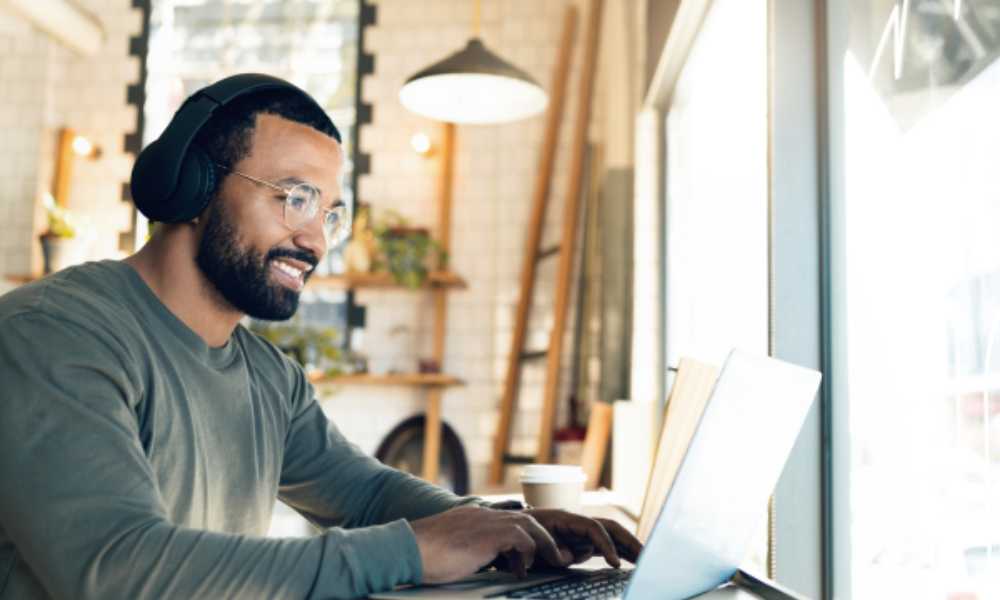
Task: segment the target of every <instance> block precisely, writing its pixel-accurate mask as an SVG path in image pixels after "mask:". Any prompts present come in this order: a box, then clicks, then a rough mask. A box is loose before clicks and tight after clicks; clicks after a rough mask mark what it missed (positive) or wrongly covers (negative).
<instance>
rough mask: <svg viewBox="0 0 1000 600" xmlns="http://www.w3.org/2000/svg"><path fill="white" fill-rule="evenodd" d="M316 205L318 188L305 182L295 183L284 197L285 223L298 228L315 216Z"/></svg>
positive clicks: (317, 203)
mask: <svg viewBox="0 0 1000 600" xmlns="http://www.w3.org/2000/svg"><path fill="white" fill-rule="evenodd" d="M318 206H319V190H317V189H316V188H315V187H313V186H311V185H309V184H307V183H300V184H298V185H296V186H295V187H293V188H292V189H290V190H288V196H286V197H285V224H286V225H288V226H289V227H291V228H292V229H299V228H300V227H302V226H304V225H305V224H306V223H308V222H309V219H312V218H313V217H314V216H316V207H318Z"/></svg>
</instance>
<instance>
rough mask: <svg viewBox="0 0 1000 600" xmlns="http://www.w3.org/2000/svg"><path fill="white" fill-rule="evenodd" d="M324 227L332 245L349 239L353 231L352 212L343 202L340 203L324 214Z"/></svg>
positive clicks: (328, 240)
mask: <svg viewBox="0 0 1000 600" xmlns="http://www.w3.org/2000/svg"><path fill="white" fill-rule="evenodd" d="M323 229H324V231H326V239H327V243H328V244H330V245H331V246H336V245H337V244H339V243H341V242H343V241H344V240H346V239H347V236H348V234H349V233H350V231H351V213H350V212H349V211H348V210H347V207H346V206H344V205H343V204H338V205H336V206H334V207H333V208H332V209H330V210H328V211H326V212H325V214H324V215H323Z"/></svg>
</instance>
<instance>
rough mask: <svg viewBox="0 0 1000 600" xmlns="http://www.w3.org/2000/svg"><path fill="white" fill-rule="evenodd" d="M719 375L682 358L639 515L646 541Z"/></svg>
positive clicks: (641, 533) (641, 535) (643, 538)
mask: <svg viewBox="0 0 1000 600" xmlns="http://www.w3.org/2000/svg"><path fill="white" fill-rule="evenodd" d="M718 377H719V370H718V369H717V368H715V367H713V366H711V365H707V364H704V363H700V362H698V361H695V360H691V359H689V358H682V359H681V361H680V364H679V365H678V367H677V378H676V380H674V385H673V387H672V388H671V390H670V398H669V399H668V400H667V408H666V414H665V415H664V417H663V429H662V431H661V433H660V443H659V447H658V448H657V450H656V459H655V460H654V462H653V471H652V473H651V474H650V478H649V485H648V486H647V487H646V498H645V500H644V501H643V503H642V513H641V514H640V515H639V529H638V537H639V539H640V540H641V541H643V542H645V541H646V539H647V538H648V537H649V534H650V532H651V531H652V530H653V525H654V524H655V523H656V517H657V516H659V514H660V508H661V507H662V506H663V502H664V501H665V500H666V498H667V493H668V492H669V491H670V486H671V485H672V484H673V482H674V477H675V476H676V475H677V470H678V469H679V468H680V466H681V461H682V460H683V459H684V454H685V453H686V452H687V448H688V445H689V444H690V443H691V438H692V436H694V431H695V429H696V428H697V427H698V423H699V422H700V421H701V415H702V413H704V412H705V406H706V404H707V403H708V398H709V397H710V396H711V395H712V388H713V387H715V380H716V379H718Z"/></svg>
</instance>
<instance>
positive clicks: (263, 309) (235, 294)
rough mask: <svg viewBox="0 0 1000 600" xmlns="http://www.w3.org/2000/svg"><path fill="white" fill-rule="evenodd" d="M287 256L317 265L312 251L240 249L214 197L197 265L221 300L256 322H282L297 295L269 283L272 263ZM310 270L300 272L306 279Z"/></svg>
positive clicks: (294, 306) (294, 307)
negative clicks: (262, 251)
mask: <svg viewBox="0 0 1000 600" xmlns="http://www.w3.org/2000/svg"><path fill="white" fill-rule="evenodd" d="M279 257H288V258H294V259H296V260H300V261H302V262H305V263H308V264H310V265H312V266H314V267H315V266H316V264H317V263H318V262H319V260H318V259H317V257H315V256H314V255H313V254H312V253H311V252H306V251H303V250H289V249H287V248H272V249H271V250H270V251H268V252H267V254H263V253H261V252H258V251H257V250H255V249H254V248H252V247H245V246H242V245H241V244H240V242H239V238H238V236H237V234H236V227H235V226H234V225H233V222H232V220H231V219H230V218H229V215H228V214H227V213H226V211H225V209H224V208H223V206H222V201H221V199H219V198H216V199H214V200H213V201H212V203H211V205H210V206H209V208H208V210H207V211H206V214H205V230H204V233H203V234H202V237H201V241H200V242H199V243H198V254H197V257H196V259H195V260H196V262H197V264H198V268H199V269H201V272H202V273H203V274H204V275H205V277H206V278H208V280H209V282H211V283H212V285H213V286H214V287H215V289H216V290H217V291H218V292H219V294H220V295H221V296H222V298H223V299H225V301H226V302H228V303H229V304H230V305H231V306H232V307H234V308H236V309H237V310H239V311H240V312H242V313H244V314H247V315H250V316H251V317H253V318H255V319H263V320H267V321H284V320H286V319H289V318H291V317H292V315H294V314H295V311H296V310H298V307H299V292H297V291H294V290H291V289H289V288H287V287H285V286H283V285H280V284H277V283H273V282H271V280H270V270H271V269H270V267H271V262H272V261H274V260H275V259H277V258H279ZM310 274H311V271H310V272H308V273H303V279H306V280H307V279H308V278H309V275H310Z"/></svg>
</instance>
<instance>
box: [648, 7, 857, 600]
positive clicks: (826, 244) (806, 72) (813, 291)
mask: <svg viewBox="0 0 1000 600" xmlns="http://www.w3.org/2000/svg"><path fill="white" fill-rule="evenodd" d="M648 1H649V2H656V0H648ZM676 4H677V8H676V12H675V13H674V18H673V22H672V23H671V26H670V28H669V32H668V34H667V37H666V40H665V42H664V44H663V48H662V53H661V54H660V56H659V62H658V63H657V65H656V68H655V71H654V73H653V76H652V78H651V81H650V84H649V88H648V90H647V93H646V97H645V101H644V103H643V110H642V114H641V115H640V120H639V123H640V126H641V128H642V129H644V130H646V131H650V130H654V129H655V132H656V133H655V134H653V135H655V136H657V139H656V140H655V141H654V142H647V143H646V144H645V146H641V145H640V147H639V150H640V153H641V152H643V151H646V152H647V153H652V154H655V155H656V156H655V157H654V159H653V161H651V162H652V164H653V165H654V166H652V167H650V168H653V169H657V172H656V174H655V175H646V176H644V177H642V180H643V181H644V182H645V183H644V185H637V193H645V194H656V197H657V198H658V199H659V201H660V203H661V205H662V203H663V202H664V201H665V197H664V193H665V189H666V185H665V181H666V174H665V173H664V167H663V162H662V160H660V159H661V158H662V155H663V153H664V152H665V150H666V139H665V131H666V129H665V119H666V112H667V110H668V108H669V104H670V99H671V95H672V92H673V88H674V85H675V84H676V81H677V79H678V77H679V75H680V73H681V72H682V70H683V67H684V65H685V63H686V60H687V54H688V52H689V50H690V48H691V46H692V44H693V43H694V40H695V39H696V38H697V35H698V33H699V29H700V26H701V23H702V21H703V20H704V17H705V15H706V14H707V13H708V10H709V9H710V8H711V4H712V2H711V0H678V1H677V2H676ZM829 4H830V5H836V4H837V3H829ZM831 11H836V7H835V6H833V7H832V8H831V7H830V6H828V3H827V2H826V1H825V0H812V1H810V2H802V1H801V0H768V32H767V39H768V96H769V97H768V121H769V131H768V147H769V149H768V154H769V156H768V164H769V171H770V172H769V176H768V182H769V213H770V214H769V235H768V237H769V264H770V277H769V280H770V281H769V283H768V285H769V290H770V293H769V313H770V314H769V332H770V343H769V345H770V350H771V352H770V353H771V355H772V356H774V357H776V358H779V359H783V360H787V361H789V362H793V363H796V364H799V365H802V366H806V367H810V368H814V369H817V370H820V371H822V372H823V373H824V375H825V376H824V381H823V384H822V386H821V388H820V393H819V395H818V397H817V400H816V404H815V406H814V407H813V409H812V411H811V412H810V414H809V417H808V418H807V420H806V423H805V425H804V426H803V430H802V433H801V435H800V436H799V439H798V441H797V443H796V445H795V448H794V449H793V451H792V455H791V457H790V458H789V461H788V464H787V465H786V467H785V470H784V472H783V474H782V476H781V479H780V480H779V482H778V485H777V487H776V489H775V494H774V496H773V500H772V510H771V519H770V524H769V529H770V535H769V538H770V540H769V543H770V549H771V551H770V553H769V559H768V562H769V569H768V570H769V573H768V576H770V577H772V578H774V579H775V580H777V581H778V582H780V583H782V584H783V585H786V586H788V587H789V588H791V589H793V590H796V591H797V592H799V593H802V594H805V595H807V596H809V597H816V598H833V594H834V589H835V585H834V584H835V583H837V582H839V581H840V579H839V575H840V572H841V571H842V570H843V565H842V561H835V560H834V558H835V556H837V554H836V552H842V551H843V548H845V547H846V546H845V545H844V544H845V543H846V542H844V541H843V540H842V539H841V538H836V539H835V536H834V533H835V532H836V530H835V524H836V523H837V522H839V520H838V519H836V518H835V517H837V516H838V515H837V513H835V512H834V511H835V508H836V506H837V505H836V503H835V502H834V500H835V498H839V497H841V496H843V495H845V494H846V491H845V490H836V494H835V488H834V485H833V484H834V482H835V479H836V481H839V478H835V477H834V461H833V451H834V450H835V449H838V447H837V446H834V445H832V444H831V440H832V437H831V436H832V433H833V431H834V428H833V426H832V425H833V423H834V422H835V419H842V418H843V415H842V414H840V412H835V411H834V406H833V402H832V399H833V390H834V389H835V388H836V381H834V380H832V379H831V378H830V377H829V375H830V374H831V373H833V371H832V369H831V365H832V363H833V357H834V356H835V353H836V351H837V349H838V346H837V344H836V340H835V339H833V338H832V332H831V330H830V312H831V305H832V301H833V300H832V299H831V289H832V282H833V281H835V278H834V277H832V275H831V270H830V261H829V256H830V244H831V241H830V220H831V215H830V195H831V172H835V171H836V169H838V168H839V166H838V165H830V164H829V156H830V155H831V147H832V146H831V145H832V144H836V143H839V139H838V138H836V137H835V136H834V135H833V132H832V131H831V126H835V123H831V120H830V110H831V106H830V104H829V103H828V101H829V98H830V93H829V92H830V90H829V85H830V84H829V83H828V81H829V76H830V73H831V71H830V67H829V65H828V55H834V53H833V52H830V53H829V54H828V52H827V50H828V47H827V34H828V32H827V28H828V25H829V21H831V17H830V16H829V15H828V13H829V12H831ZM652 25H653V24H650V26H652ZM637 159H638V160H637V166H636V167H637V176H642V175H643V174H642V173H641V162H642V159H639V157H637ZM660 210H661V212H662V213H665V207H664V206H661V207H660ZM662 217H663V215H662V214H661V215H660V219H661V220H662ZM660 231H661V237H662V238H663V239H661V240H659V248H660V252H661V264H663V265H665V264H666V239H665V228H663V227H661V229H660ZM662 277H663V273H662V270H661V278H662ZM803 282H805V284H804V283H803ZM660 285H661V290H662V289H663V280H662V279H661V284H660ZM665 298H666V296H665V294H664V293H661V299H663V301H665ZM666 327H669V324H668V323H663V324H662V325H661V335H662V330H664V329H665V328H666ZM664 341H665V336H664ZM661 352H663V353H664V355H665V349H663V348H661ZM835 541H836V542H837V544H836V545H835V543H834V542H835ZM835 550H836V552H835ZM838 569H839V570H838ZM835 574H836V575H838V577H835Z"/></svg>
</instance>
